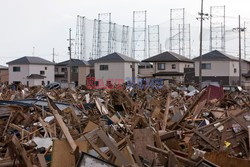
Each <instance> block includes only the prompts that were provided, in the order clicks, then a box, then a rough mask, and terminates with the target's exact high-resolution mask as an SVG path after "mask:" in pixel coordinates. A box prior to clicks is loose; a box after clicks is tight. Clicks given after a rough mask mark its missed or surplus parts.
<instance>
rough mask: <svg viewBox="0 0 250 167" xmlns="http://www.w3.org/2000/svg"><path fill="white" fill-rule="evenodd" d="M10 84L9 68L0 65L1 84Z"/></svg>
mask: <svg viewBox="0 0 250 167" xmlns="http://www.w3.org/2000/svg"><path fill="white" fill-rule="evenodd" d="M8 83H9V70H8V67H5V66H1V65H0V84H8Z"/></svg>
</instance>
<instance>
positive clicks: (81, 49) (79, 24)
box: [75, 15, 86, 60]
mask: <svg viewBox="0 0 250 167" xmlns="http://www.w3.org/2000/svg"><path fill="white" fill-rule="evenodd" d="M85 48H86V39H85V17H82V16H79V15H78V16H77V21H76V39H75V58H77V59H81V60H84V59H85V57H86V50H85Z"/></svg>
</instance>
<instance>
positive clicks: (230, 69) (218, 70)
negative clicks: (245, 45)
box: [195, 61, 239, 77]
mask: <svg viewBox="0 0 250 167" xmlns="http://www.w3.org/2000/svg"><path fill="white" fill-rule="evenodd" d="M202 63H211V69H207V70H205V69H203V70H202V76H204V77H205V76H207V77H210V76H214V77H222V76H227V77H236V76H239V62H237V61H202ZM234 68H235V69H236V72H234ZM195 76H196V77H198V76H199V61H196V62H195Z"/></svg>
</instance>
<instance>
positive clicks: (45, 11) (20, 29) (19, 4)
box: [0, 0, 250, 65]
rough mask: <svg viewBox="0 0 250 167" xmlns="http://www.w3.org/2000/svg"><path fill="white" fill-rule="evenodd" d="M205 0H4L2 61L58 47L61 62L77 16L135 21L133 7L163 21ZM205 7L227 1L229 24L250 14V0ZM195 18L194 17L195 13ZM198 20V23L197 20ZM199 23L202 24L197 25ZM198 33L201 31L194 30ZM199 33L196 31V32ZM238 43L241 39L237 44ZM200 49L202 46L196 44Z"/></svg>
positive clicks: (0, 8) (209, 1) (209, 0)
mask: <svg viewBox="0 0 250 167" xmlns="http://www.w3.org/2000/svg"><path fill="white" fill-rule="evenodd" d="M200 2H201V0H1V5H0V21H1V23H0V24H1V26H0V64H2V65H5V63H6V62H8V61H11V60H13V59H16V58H19V57H22V56H31V55H32V51H33V46H34V47H35V56H40V57H43V58H45V59H48V60H52V48H55V50H56V53H57V56H56V58H55V60H56V61H57V62H59V61H62V60H65V59H67V58H68V56H67V46H68V42H67V40H66V39H67V38H68V29H69V28H72V30H73V36H74V35H75V24H76V16H77V15H82V16H86V17H87V18H89V19H95V18H97V15H98V13H106V12H110V13H112V20H113V21H114V22H116V23H118V24H125V25H130V26H131V25H132V15H133V11H138V10H147V14H148V15H147V17H148V24H160V23H163V22H167V21H168V20H169V11H170V9H171V8H185V10H186V12H187V13H188V15H190V16H193V20H191V21H190V22H192V21H193V22H197V21H196V19H195V16H197V12H198V11H199V10H200ZM204 5H205V6H204V10H205V12H209V7H210V6H220V5H226V15H227V18H231V19H230V20H229V21H227V26H228V27H233V26H236V27H237V19H236V18H237V17H238V15H239V14H240V15H241V16H242V18H245V20H248V21H249V19H250V16H249V6H250V1H249V0H204ZM191 18H192V17H191ZM197 24H198V23H197ZM197 26H198V25H197ZM194 33H198V32H194ZM193 35H196V34H193ZM235 45H237V43H236V44H235ZM192 48H193V49H196V50H197V49H198V46H192Z"/></svg>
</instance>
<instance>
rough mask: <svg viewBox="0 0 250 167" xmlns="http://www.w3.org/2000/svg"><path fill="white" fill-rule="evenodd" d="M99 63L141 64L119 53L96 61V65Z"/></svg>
mask: <svg viewBox="0 0 250 167" xmlns="http://www.w3.org/2000/svg"><path fill="white" fill-rule="evenodd" d="M99 62H110V63H112V62H135V63H139V61H137V60H135V59H133V58H131V57H128V56H125V55H123V54H121V53H117V52H114V53H111V54H108V55H107V56H103V57H101V58H99V59H96V60H94V63H99Z"/></svg>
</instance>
